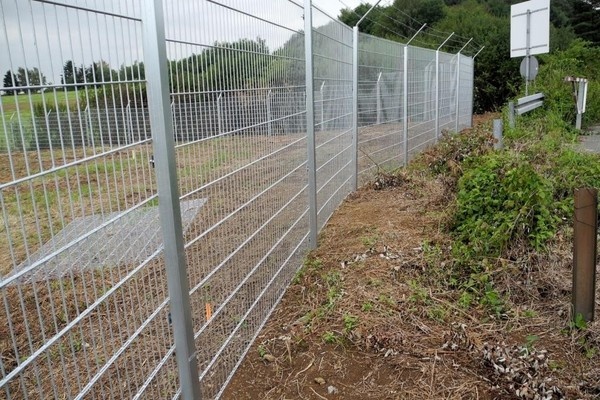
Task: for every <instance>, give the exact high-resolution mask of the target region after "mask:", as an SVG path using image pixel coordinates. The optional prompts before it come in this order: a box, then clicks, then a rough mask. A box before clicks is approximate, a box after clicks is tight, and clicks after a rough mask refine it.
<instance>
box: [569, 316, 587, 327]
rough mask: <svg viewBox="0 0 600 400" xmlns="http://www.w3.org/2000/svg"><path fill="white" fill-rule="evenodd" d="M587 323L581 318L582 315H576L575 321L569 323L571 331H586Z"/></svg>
mask: <svg viewBox="0 0 600 400" xmlns="http://www.w3.org/2000/svg"><path fill="white" fill-rule="evenodd" d="M587 326H588V325H587V321H586V320H585V318H583V314H581V313H578V314H577V315H576V316H575V320H574V321H571V322H570V327H571V329H578V330H585V329H587Z"/></svg>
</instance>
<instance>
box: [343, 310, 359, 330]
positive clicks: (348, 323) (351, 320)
mask: <svg viewBox="0 0 600 400" xmlns="http://www.w3.org/2000/svg"><path fill="white" fill-rule="evenodd" d="M357 326H358V317H356V316H354V315H350V314H344V332H345V333H346V334H348V333H350V332H352V331H353V330H354V329H355V328H356V327H357Z"/></svg>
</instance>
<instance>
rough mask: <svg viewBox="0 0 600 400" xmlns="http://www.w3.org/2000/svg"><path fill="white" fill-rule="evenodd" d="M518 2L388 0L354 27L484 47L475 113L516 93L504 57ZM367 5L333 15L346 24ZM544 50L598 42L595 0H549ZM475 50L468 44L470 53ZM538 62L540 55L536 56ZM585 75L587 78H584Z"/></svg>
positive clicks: (511, 66) (515, 77)
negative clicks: (547, 44) (547, 39)
mask: <svg viewBox="0 0 600 400" xmlns="http://www.w3.org/2000/svg"><path fill="white" fill-rule="evenodd" d="M516 2H518V0H394V1H393V2H392V3H391V4H389V5H388V6H378V7H375V8H374V9H373V11H371V13H370V14H369V15H368V16H367V18H366V19H365V20H363V22H362V23H361V25H360V26H359V29H360V31H362V32H365V33H369V34H371V35H374V36H378V37H384V38H387V39H390V40H395V41H399V42H403V43H406V41H407V40H408V38H410V37H412V35H413V34H415V33H416V32H417V30H418V29H419V28H420V27H421V26H422V24H423V23H427V26H428V28H427V29H425V31H424V32H423V33H420V34H419V35H417V38H416V39H415V42H413V43H416V45H418V46H422V47H429V48H432V49H436V48H437V46H439V45H440V44H441V43H442V41H443V40H444V39H445V37H446V36H448V35H449V34H450V32H454V33H455V35H454V37H455V38H456V37H460V39H461V40H457V41H453V40H451V41H449V42H448V43H447V44H446V46H444V49H443V50H444V51H447V52H456V51H458V50H459V49H460V48H461V46H462V45H464V44H465V43H466V40H468V38H471V37H472V38H473V40H474V43H477V45H478V46H479V48H480V47H481V46H485V48H484V50H483V51H482V52H481V53H480V54H479V55H478V57H477V59H476V62H475V93H474V97H475V99H474V100H475V103H474V108H475V111H476V112H484V111H494V110H497V109H499V108H500V107H501V106H502V105H503V104H505V102H506V101H507V99H508V98H510V97H513V96H514V95H516V94H517V92H518V88H519V85H520V84H521V83H522V78H521V77H520V75H519V63H520V61H521V59H520V58H513V59H511V58H510V6H511V4H513V3H516ZM370 8H371V5H370V4H368V3H362V4H361V5H359V6H357V7H355V8H354V9H344V10H342V12H341V14H340V16H339V19H340V20H341V21H342V22H344V23H346V24H347V25H349V26H354V25H355V24H356V23H357V22H358V20H359V19H360V18H361V17H362V16H363V15H365V14H366V13H367V11H368V10H369V9H370ZM550 23H551V27H550V51H551V52H554V51H564V50H566V49H568V48H569V47H570V46H571V45H573V44H574V42H575V41H577V40H580V41H581V40H582V41H585V42H586V43H587V45H588V46H592V47H598V46H600V29H598V27H600V0H552V1H551V5H550ZM477 50H478V48H477V47H473V46H472V48H471V52H470V54H471V55H473V54H474V52H476V51H477ZM541 62H543V57H541ZM588 78H589V77H588Z"/></svg>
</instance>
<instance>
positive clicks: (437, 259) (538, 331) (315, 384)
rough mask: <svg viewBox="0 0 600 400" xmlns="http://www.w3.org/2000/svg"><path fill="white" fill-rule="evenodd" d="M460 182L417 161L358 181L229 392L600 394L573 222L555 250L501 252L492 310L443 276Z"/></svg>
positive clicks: (297, 395)
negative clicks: (573, 304) (578, 309)
mask: <svg viewBox="0 0 600 400" xmlns="http://www.w3.org/2000/svg"><path fill="white" fill-rule="evenodd" d="M475 123H476V124H480V123H483V124H484V126H485V128H484V129H490V126H489V125H490V117H489V116H487V117H485V118H482V119H480V120H476V121H475ZM452 196H453V193H452V192H451V191H449V190H448V189H447V186H446V185H444V184H443V182H439V181H438V180H435V179H431V178H429V177H426V176H419V175H418V174H416V175H415V174H412V175H411V176H410V177H404V176H403V175H400V176H399V177H398V178H395V179H393V180H391V181H389V180H388V181H380V182H379V183H377V184H372V185H370V186H369V187H366V188H363V189H361V190H359V191H358V192H357V193H355V194H353V195H351V196H350V198H348V199H347V200H346V201H345V202H344V203H343V204H342V205H341V206H340V208H339V209H338V210H337V211H336V213H335V214H334V215H333V217H332V218H331V220H330V221H329V223H328V224H327V226H326V227H325V228H324V230H323V231H322V233H321V235H320V240H319V247H318V248H317V249H316V250H315V251H313V252H312V253H311V254H310V255H309V257H308V258H307V259H306V261H305V265H304V267H303V269H302V270H301V271H300V272H299V273H298V274H297V276H296V278H295V279H294V281H293V283H292V285H291V286H290V287H289V288H288V290H287V292H286V294H285V296H284V297H283V300H282V301H281V303H280V304H279V306H278V307H277V309H276V310H275V311H274V313H273V314H272V316H271V318H270V319H269V321H268V322H267V323H266V325H265V326H264V328H263V329H262V331H261V332H260V333H259V336H258V337H257V339H256V341H255V342H254V344H253V345H252V347H251V348H250V350H249V352H248V353H247V355H246V357H245V359H244V361H243V362H242V364H241V365H240V367H239V368H238V371H237V373H236V375H234V377H233V379H232V381H231V382H230V384H229V386H228V387H227V389H226V391H225V393H224V395H223V398H224V399H331V400H333V399H513V398H516V399H518V398H524V399H538V398H539V399H598V398H600V366H599V365H600V364H599V361H600V355H599V353H600V352H599V349H600V324H599V323H598V322H596V323H591V324H588V325H587V326H585V327H584V329H574V328H573V325H572V323H571V322H570V321H571V316H570V301H571V275H572V270H571V266H572V250H571V247H570V246H571V245H570V243H571V242H570V240H571V239H572V237H571V231H570V228H567V229H564V230H563V231H561V232H560V234H559V235H557V237H556V238H555V240H554V241H553V243H552V244H551V245H550V247H549V251H548V252H547V254H539V255H533V256H530V257H529V258H527V259H518V260H497V261H498V265H501V268H498V269H497V270H494V271H490V276H491V277H492V278H491V279H493V280H494V282H495V286H496V287H498V288H500V289H499V290H500V293H501V295H502V297H503V302H504V307H503V309H504V310H505V311H504V312H502V313H500V314H496V315H494V314H493V313H491V312H490V310H489V307H484V306H482V305H481V303H479V304H474V305H471V306H470V307H469V306H467V307H465V306H464V304H463V301H462V300H463V299H462V298H460V297H459V294H458V293H457V292H456V291H452V290H448V289H447V286H446V285H442V284H441V283H442V281H443V280H444V279H446V278H447V274H446V271H445V268H446V263H448V265H450V263H449V260H448V258H447V255H446V254H447V253H448V252H447V250H448V248H449V247H450V246H451V241H450V238H449V237H448V236H447V235H446V234H445V233H444V230H443V228H442V227H443V224H444V221H445V219H444V218H445V216H446V213H447V209H448V207H449V205H450V204H451V203H452V201H451V200H452ZM596 303H597V304H600V296H598V297H597V299H596Z"/></svg>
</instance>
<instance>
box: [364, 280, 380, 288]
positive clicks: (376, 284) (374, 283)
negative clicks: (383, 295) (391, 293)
mask: <svg viewBox="0 0 600 400" xmlns="http://www.w3.org/2000/svg"><path fill="white" fill-rule="evenodd" d="M367 285H368V286H373V287H380V286H381V285H383V281H382V280H381V279H379V278H369V280H368V281H367Z"/></svg>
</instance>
